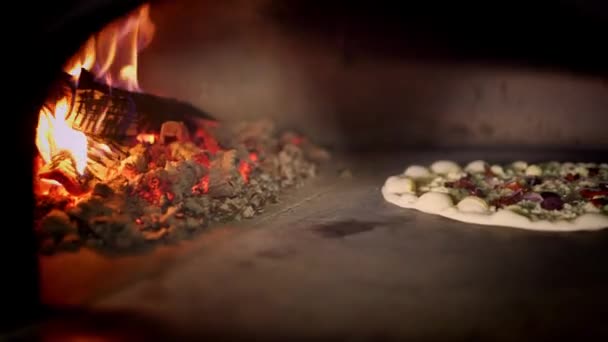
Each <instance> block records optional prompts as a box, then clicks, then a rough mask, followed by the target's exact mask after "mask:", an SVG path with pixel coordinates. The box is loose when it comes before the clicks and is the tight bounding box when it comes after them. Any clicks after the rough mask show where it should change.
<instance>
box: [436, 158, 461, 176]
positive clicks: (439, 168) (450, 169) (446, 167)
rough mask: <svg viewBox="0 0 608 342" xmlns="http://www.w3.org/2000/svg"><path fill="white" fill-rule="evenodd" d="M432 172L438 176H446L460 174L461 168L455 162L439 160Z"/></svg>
mask: <svg viewBox="0 0 608 342" xmlns="http://www.w3.org/2000/svg"><path fill="white" fill-rule="evenodd" d="M431 171H433V172H434V173H436V174H440V175H446V174H448V173H454V172H460V171H461V169H460V166H459V165H458V164H456V163H454V162H453V161H449V160H439V161H436V162H434V163H433V164H432V165H431Z"/></svg>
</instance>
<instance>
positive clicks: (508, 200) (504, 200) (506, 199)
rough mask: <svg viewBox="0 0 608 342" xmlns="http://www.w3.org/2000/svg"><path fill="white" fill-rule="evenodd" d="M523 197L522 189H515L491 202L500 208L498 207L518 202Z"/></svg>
mask: <svg viewBox="0 0 608 342" xmlns="http://www.w3.org/2000/svg"><path fill="white" fill-rule="evenodd" d="M523 199H524V194H523V192H522V191H517V192H515V193H513V194H511V195H509V196H503V197H500V198H499V199H497V200H495V201H494V202H493V204H494V205H495V206H496V207H498V208H500V207H505V206H509V205H513V204H516V203H518V202H520V201H521V200H523Z"/></svg>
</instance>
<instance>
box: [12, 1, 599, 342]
mask: <svg viewBox="0 0 608 342" xmlns="http://www.w3.org/2000/svg"><path fill="white" fill-rule="evenodd" d="M345 6H346V5H345ZM468 6H469V5H462V7H460V6H455V5H450V6H448V8H447V9H449V11H448V12H450V11H454V15H450V14H447V13H444V14H441V13H438V12H436V11H435V9H434V8H433V6H431V5H424V4H418V5H411V6H405V7H406V8H397V7H394V8H393V7H392V6H391V5H388V4H382V5H378V4H376V5H374V4H372V2H365V1H364V2H361V3H357V4H352V5H348V6H346V7H343V6H338V5H331V4H325V5H319V6H316V5H311V4H308V3H307V2H305V1H276V0H256V1H246V0H236V1H230V2H222V1H192V0H182V1H152V2H149V3H139V4H138V5H137V6H133V8H131V9H130V10H129V11H123V12H122V13H121V15H120V16H112V17H111V18H107V20H106V24H105V25H103V27H101V28H100V29H98V30H96V31H95V32H92V33H91V34H90V35H88V38H87V39H86V40H84V41H82V42H80V41H79V44H80V47H79V48H78V49H76V50H75V52H74V53H73V54H72V55H71V56H70V57H69V58H66V59H64V60H62V63H61V64H60V65H55V66H54V68H55V74H56V77H55V78H54V80H53V82H52V83H51V84H50V85H49V86H48V87H47V91H46V95H45V98H44V101H42V104H41V106H39V107H38V108H36V113H35V114H32V115H36V120H35V127H33V131H32V132H31V138H32V143H33V145H34V146H35V151H34V153H33V155H32V158H31V159H32V162H31V164H32V165H33V168H32V170H31V175H32V177H31V182H32V183H33V187H32V189H33V193H32V196H33V200H34V201H33V202H34V210H33V217H32V220H31V222H32V226H33V228H32V229H33V235H34V237H35V238H34V242H35V250H36V260H37V263H38V277H39V284H38V286H39V289H38V290H39V293H38V295H39V297H38V298H37V300H39V302H40V304H42V306H43V307H44V308H45V309H46V311H45V315H43V317H38V321H37V322H36V323H35V324H33V325H31V326H28V328H27V329H21V330H19V332H18V333H17V334H16V336H21V335H25V336H27V337H32V336H38V337H43V338H50V339H59V340H70V339H77V338H81V337H83V336H84V337H90V338H93V337H96V338H101V340H104V339H107V340H112V339H114V338H119V339H120V338H128V339H135V340H138V339H144V340H145V339H153V338H166V339H170V338H172V339H192V338H194V339H196V338H201V337H213V338H219V339H239V338H244V337H252V336H255V337H259V338H260V339H262V340H268V339H271V340H272V339H280V338H284V339H290V338H305V339H307V338H308V339H321V340H325V339H326V338H330V339H333V338H335V337H338V339H342V337H344V338H346V339H348V338H350V337H359V338H362V339H368V338H373V337H378V336H380V337H382V338H386V339H387V340H393V339H395V340H400V339H403V338H406V339H417V338H421V339H440V340H443V339H448V340H451V339H459V338H465V337H467V338H468V337H471V336H477V337H479V336H483V337H484V338H489V339H506V340H510V339H513V340H517V339H521V338H529V337H535V338H536V337H538V338H541V339H542V338H547V337H548V336H556V334H557V335H559V336H570V335H572V336H581V335H580V334H581V331H582V330H581V329H583V326H582V325H581V324H580V320H576V319H575V318H576V317H588V318H589V319H587V320H586V321H587V322H590V323H589V324H587V325H585V328H586V329H587V330H586V331H587V332H588V333H589V334H591V335H593V336H596V335H601V336H606V331H605V330H604V329H603V328H602V324H601V322H599V321H598V319H597V318H593V317H601V315H600V311H601V310H600V309H599V308H598V306H597V305H596V304H597V303H596V302H597V299H598V298H599V297H600V296H601V291H602V290H601V289H602V288H603V287H602V286H604V285H607V284H608V278H606V276H604V274H603V273H602V272H601V271H600V269H602V265H601V264H600V263H599V262H598V260H600V259H601V257H602V256H607V253H606V252H605V251H604V250H605V248H604V247H605V243H606V241H607V237H608V236H607V235H606V233H605V231H604V230H603V228H608V225H605V223H606V221H607V220H608V192H607V191H608V190H607V189H608V188H607V186H608V158H607V156H608V154H606V152H607V148H608V140H607V135H606V127H608V115H607V114H606V113H607V111H608V96H607V95H608V86H607V84H608V83H607V82H606V72H605V70H606V69H605V68H604V67H603V66H604V64H603V63H605V61H603V60H602V58H603V56H604V55H602V54H600V53H599V52H597V53H596V51H595V50H593V47H594V46H595V45H594V44H593V43H589V44H586V42H588V41H593V39H592V38H593V37H596V35H597V34H599V33H598V32H599V31H598V27H601V22H604V21H602V18H601V17H602V16H601V13H600V12H601V11H599V10H597V11H595V12H594V11H592V10H590V9H593V5H591V4H590V5H589V6H590V7H583V6H582V5H580V6H581V7H578V6H579V5H576V4H574V2H572V4H567V1H566V2H564V4H560V5H559V6H558V5H556V7H555V8H552V9H550V8H549V7H543V6H541V5H530V6H527V5H526V6H524V5H521V6H519V5H517V4H513V7H512V8H505V12H504V13H503V14H504V19H503V17H502V16H500V15H497V17H495V20H496V21H492V20H490V19H482V18H481V17H483V15H482V16H481V17H477V16H475V15H472V14H467V13H469V10H470V9H472V8H474V9H475V10H479V11H481V13H484V12H483V11H484V10H489V8H486V7H487V6H485V5H482V4H477V5H474V6H473V5H471V6H470V7H471V8H469V7H468ZM560 6H561V7H560ZM568 6H574V7H568ZM575 10H576V11H575ZM85 12H86V11H84V12H83V17H86V15H87V14H84V13H85ZM592 12H593V13H592ZM488 13H489V12H487V13H486V16H488V18H491V16H490V15H489V14H488ZM507 14H508V15H507ZM541 14H543V15H546V16H545V21H546V22H545V23H546V25H547V27H553V28H555V29H556V30H558V29H557V27H558V26H559V25H558V24H559V23H560V22H561V21H560V20H561V18H563V17H562V16H566V15H567V14H568V15H572V17H573V18H574V19H572V20H573V21H575V20H578V21H576V22H577V23H580V25H581V27H582V28H580V30H581V32H582V34H585V35H586V37H587V38H588V39H585V41H584V42H583V41H581V40H577V39H575V38H573V37H572V36H568V31H567V30H566V29H564V30H561V29H559V30H558V31H557V34H556V35H558V36H559V37H558V38H556V37H555V35H553V33H552V32H550V31H551V29H540V28H539V29H536V27H537V26H536V25H535V24H534V23H535V22H536V20H537V19H538V16H539V15H541ZM511 15H512V16H517V18H519V23H520V24H521V25H520V27H512V26H509V27H511V28H510V29H509V28H507V26H508V25H509V23H510V21H509V19H508V18H507V17H509V16H511ZM458 16H461V17H462V18H463V19H464V18H468V20H471V22H468V23H462V21H461V20H460V19H458V18H457V17H458ZM603 19H607V20H608V14H607V15H606V16H604V18H603ZM452 25H458V26H457V27H458V29H454V30H452V29H450V27H452ZM479 25H481V26H479ZM594 25H598V26H594ZM482 27H487V30H488V32H487V33H488V36H490V38H488V40H484V39H485V38H484V37H483V36H482V35H479V36H478V34H479V31H480V30H483V28H482ZM467 37H468V38H467ZM539 42H543V43H544V44H545V46H543V47H539V46H538V45H539V44H541V43H539ZM568 44H569V45H568ZM541 45H542V44H541ZM563 45H567V46H568V47H569V48H571V50H570V51H567V52H565V51H564V50H563V49H562V47H563ZM575 49H578V50H577V51H579V52H578V53H574V52H573V50H575ZM585 56H587V57H585ZM606 60H608V59H606ZM522 165H523V166H522ZM448 169H449V170H448ZM442 170H445V171H442ZM538 170H540V171H538ZM564 170H566V171H564ZM518 172H519V173H518ZM431 175H432V176H431ZM517 177H519V178H517ZM560 177H561V178H564V179H565V180H564V181H563V182H562V180H561V178H560ZM421 179H422V180H421ZM482 183H483V184H482ZM488 184H489V185H488ZM564 184H565V185H564ZM560 186H562V187H563V186H565V187H569V188H568V189H567V190H562V188H560ZM394 189H396V190H394ZM426 192H430V193H433V194H434V195H433V196H435V197H432V199H431V200H430V199H428V198H431V196H426V197H425V196H424V195H426ZM439 193H441V194H442V195H441V196H443V197H441V196H439V195H438V194H439ZM495 193H496V194H495ZM416 196H418V197H416ZM438 196H439V197H441V198H439V197H438ZM450 196H451V197H450ZM423 198H427V199H426V200H424V201H426V202H424V205H422V204H420V205H419V206H418V207H416V206H415V205H414V203H415V201H416V200H420V201H423ZM446 198H448V201H450V203H449V204H446V205H445V206H449V207H450V209H449V210H451V211H449V212H450V213H451V214H450V215H448V214H444V215H440V214H438V213H439V211H438V210H436V207H437V205H438V204H437V203H439V202H441V201H445V200H446ZM452 202H453V203H452ZM420 203H422V202H420ZM441 203H443V202H441ZM522 203H523V204H522ZM395 204H396V205H395ZM412 208H413V209H418V210H410V209H412ZM462 208H466V209H467V210H468V211H467V212H466V213H465V214H463V212H458V213H457V214H455V212H456V211H457V210H459V209H462ZM564 208H566V209H568V212H567V213H566V209H564ZM463 210H464V209H463ZM496 211H502V212H504V211H512V212H515V213H517V214H519V215H520V216H522V217H523V216H525V217H526V220H527V221H526V222H524V223H521V222H522V221H521V220H522V219H521V218H517V220H519V221H517V220H514V221H509V222H508V224H505V223H504V222H506V221H504V220H503V221H500V220H490V219H486V221H485V222H489V223H484V224H483V225H482V224H477V223H479V222H481V220H479V219H471V217H472V216H471V215H477V216H476V217H479V216H480V215H481V214H483V215H486V214H487V215H486V216H488V217H490V215H489V214H490V213H493V212H496ZM471 213H472V214H471ZM466 215H469V216H466ZM483 215H481V216H483ZM526 215H527V216H526ZM560 215H561V216H560ZM568 215H569V216H568ZM584 215H585V216H584ZM503 216H504V215H503ZM578 216H584V222H583V223H582V224H578V223H573V224H570V223H571V222H574V220H575V219H578ZM455 218H456V219H455ZM459 218H460V219H459ZM484 219H485V217H484ZM560 220H561V221H560ZM515 221H517V222H520V223H517V224H516V223H510V222H515ZM558 221H559V222H558ZM530 222H531V223H530ZM539 222H540V223H539ZM547 222H549V223H547ZM556 222H558V223H556ZM563 222H566V223H563ZM558 226H559V227H565V228H560V229H545V228H543V229H516V228H529V227H550V228H552V227H558ZM576 227H579V228H581V227H582V228H581V229H574V228H576ZM539 230H541V231H539ZM542 230H544V231H542ZM577 230H585V232H579V231H577ZM590 230H592V232H591V231H590ZM556 265H562V266H560V267H557V266H556ZM600 285H601V286H600ZM497 294H500V295H497ZM577 298H578V299H577ZM573 301H576V303H573ZM600 302H601V300H600ZM518 303H519V304H518ZM607 304H608V303H607ZM391 307H392V308H393V309H389V308H391ZM546 310H549V311H551V312H552V315H545V314H543V312H544V313H546V312H547V311H546ZM518 311H520V312H522V314H521V315H515V316H513V315H514V314H513V313H514V312H518ZM556 312H560V313H562V314H563V315H561V314H560V315H558V316H560V317H556V316H555V313H556ZM509 317H520V318H509ZM404 321H407V322H408V323H407V324H406V325H403V322H404ZM428 321H433V322H436V326H434V327H430V326H429V325H428ZM99 322H101V323H100V324H98V323H99ZM530 322H536V323H530ZM556 322H559V324H558V323H556ZM577 322H579V323H577ZM530 324H532V325H534V324H536V325H534V327H531V326H530ZM556 332H559V333H556ZM602 334H603V335H602Z"/></svg>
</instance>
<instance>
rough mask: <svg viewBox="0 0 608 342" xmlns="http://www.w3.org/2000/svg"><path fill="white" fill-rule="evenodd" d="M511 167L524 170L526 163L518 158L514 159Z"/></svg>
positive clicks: (526, 166)
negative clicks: (517, 159)
mask: <svg viewBox="0 0 608 342" xmlns="http://www.w3.org/2000/svg"><path fill="white" fill-rule="evenodd" d="M511 167H512V168H513V169H515V170H516V171H520V172H524V171H526V169H527V168H528V163H526V162H525V161H521V160H519V161H516V162H514V163H513V164H511Z"/></svg>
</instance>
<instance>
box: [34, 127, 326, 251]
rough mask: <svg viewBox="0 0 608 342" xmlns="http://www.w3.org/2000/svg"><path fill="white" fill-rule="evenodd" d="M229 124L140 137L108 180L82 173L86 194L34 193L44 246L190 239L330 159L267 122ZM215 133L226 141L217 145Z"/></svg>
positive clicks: (108, 246) (259, 206) (250, 211)
mask: <svg viewBox="0 0 608 342" xmlns="http://www.w3.org/2000/svg"><path fill="white" fill-rule="evenodd" d="M228 127H230V128H227V129H221V128H212V127H205V128H204V129H201V131H202V132H201V131H199V132H197V135H195V136H194V137H191V138H188V139H182V138H181V137H180V138H179V139H177V140H175V141H170V139H165V141H164V143H161V142H160V139H152V140H155V141H154V142H153V143H150V140H149V139H142V140H141V142H138V143H136V144H135V145H133V146H132V147H130V148H128V149H125V150H127V151H128V153H127V154H126V155H125V157H124V158H123V159H121V160H117V161H115V162H116V164H117V165H119V167H118V172H115V173H113V176H112V177H110V178H107V179H104V180H99V179H97V178H96V177H86V178H87V179H89V183H88V184H86V188H87V189H91V190H90V191H89V192H88V193H87V194H85V195H83V196H80V197H76V196H74V195H69V194H67V193H66V194H61V195H59V194H58V193H57V192H55V193H51V192H48V193H44V194H42V193H39V194H38V195H37V197H38V203H39V206H38V208H37V209H38V213H39V215H38V218H39V219H38V220H37V222H36V223H37V233H38V237H39V241H40V247H41V250H42V251H44V252H53V251H57V250H71V249H75V248H79V247H82V246H87V247H90V248H100V249H104V250H119V251H126V250H132V249H136V248H139V247H146V246H150V245H153V244H154V243H156V242H171V241H179V240H182V239H185V238H189V237H190V236H191V235H192V234H193V233H195V232H197V231H200V230H202V229H204V228H206V227H208V226H209V225H210V224H213V223H214V222H227V221H232V220H242V219H249V218H252V217H254V216H256V215H258V214H260V213H262V212H263V211H264V208H265V207H266V206H267V205H268V204H270V203H276V202H278V200H279V196H280V194H281V192H282V191H284V190H285V189H288V188H292V187H299V186H302V185H303V184H304V182H305V180H306V179H308V178H311V177H314V176H315V175H316V173H317V166H318V164H319V163H320V162H321V161H323V160H327V158H329V153H328V152H327V151H325V150H324V149H322V148H320V147H318V146H316V145H314V144H312V143H310V142H306V143H304V140H303V139H301V138H300V139H296V138H295V137H299V136H298V135H297V134H294V133H287V134H283V135H282V136H281V137H278V136H277V135H276V134H275V131H274V126H273V125H271V124H270V125H269V124H268V122H264V121H260V122H253V123H247V124H246V123H240V124H238V125H234V126H228ZM212 131H213V132H212ZM165 133H166V132H165ZM215 135H217V136H223V137H228V139H224V142H223V143H218V142H217V141H215V140H214V139H213V137H214V136H215ZM285 136H289V137H290V138H289V139H286V138H285Z"/></svg>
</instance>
